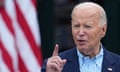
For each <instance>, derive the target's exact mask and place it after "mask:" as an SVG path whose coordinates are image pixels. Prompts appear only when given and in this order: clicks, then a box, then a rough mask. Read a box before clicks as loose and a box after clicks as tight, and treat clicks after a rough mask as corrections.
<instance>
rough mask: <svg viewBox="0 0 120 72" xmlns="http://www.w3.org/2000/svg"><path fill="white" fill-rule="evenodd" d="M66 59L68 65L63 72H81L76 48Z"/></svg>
mask: <svg viewBox="0 0 120 72" xmlns="http://www.w3.org/2000/svg"><path fill="white" fill-rule="evenodd" d="M66 58H67V63H66V65H65V67H64V70H63V71H62V72H80V71H79V62H78V56H77V52H76V48H74V49H73V50H72V51H71V52H69V53H68V54H67V57H66Z"/></svg>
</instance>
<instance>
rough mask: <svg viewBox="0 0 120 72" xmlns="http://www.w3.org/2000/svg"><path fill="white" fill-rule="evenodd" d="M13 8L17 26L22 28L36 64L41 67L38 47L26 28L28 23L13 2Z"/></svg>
mask: <svg viewBox="0 0 120 72" xmlns="http://www.w3.org/2000/svg"><path fill="white" fill-rule="evenodd" d="M15 7H16V15H17V20H18V23H19V26H20V27H21V28H22V30H23V32H24V35H25V36H26V39H27V40H28V42H29V45H30V46H31V49H32V51H33V53H34V55H35V57H36V59H37V62H38V63H39V65H40V66H41V65H42V64H41V63H40V61H41V58H42V57H41V56H40V49H39V46H38V45H37V44H36V43H35V39H34V36H33V34H32V32H31V30H30V28H29V26H28V23H27V21H26V20H25V17H24V15H23V14H22V11H21V10H20V8H19V6H18V4H17V3H16V2H15Z"/></svg>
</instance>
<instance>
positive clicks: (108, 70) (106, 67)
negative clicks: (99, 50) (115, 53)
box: [102, 49, 116, 72]
mask: <svg viewBox="0 0 120 72" xmlns="http://www.w3.org/2000/svg"><path fill="white" fill-rule="evenodd" d="M115 61H116V60H115V59H114V58H112V56H111V54H110V53H109V52H108V51H107V50H106V49H104V56H103V64H102V72H113V65H114V63H115Z"/></svg>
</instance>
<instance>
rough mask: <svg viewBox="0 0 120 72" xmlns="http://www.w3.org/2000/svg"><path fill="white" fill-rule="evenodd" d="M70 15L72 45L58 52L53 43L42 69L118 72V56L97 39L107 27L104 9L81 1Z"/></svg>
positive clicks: (70, 71)
mask: <svg viewBox="0 0 120 72" xmlns="http://www.w3.org/2000/svg"><path fill="white" fill-rule="evenodd" d="M71 17H72V21H71V22H72V25H71V27H72V35H73V39H74V42H75V45H76V47H75V48H72V49H70V50H67V51H64V52H62V53H60V54H59V55H58V45H57V44H56V46H55V49H54V51H53V55H52V56H51V57H50V58H49V59H48V60H47V62H46V63H45V64H44V66H43V68H42V72H120V68H119V67H120V57H119V56H118V55H116V54H114V53H111V52H109V51H107V50H106V49H105V48H104V47H103V45H102V44H101V42H100V40H101V39H102V38H103V37H104V36H105V33H106V29H107V19H106V13H105V11H104V9H103V8H102V7H101V6H99V5H98V4H96V3H92V2H84V3H80V4H78V5H76V6H75V7H74V9H73V11H72V15H71Z"/></svg>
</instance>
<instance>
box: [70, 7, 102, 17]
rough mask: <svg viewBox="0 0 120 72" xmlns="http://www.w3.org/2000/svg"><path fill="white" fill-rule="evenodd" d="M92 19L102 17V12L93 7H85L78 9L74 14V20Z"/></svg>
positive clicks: (75, 9)
mask: <svg viewBox="0 0 120 72" xmlns="http://www.w3.org/2000/svg"><path fill="white" fill-rule="evenodd" d="M89 17H90V18H91V17H100V11H99V9H98V8H97V7H93V6H84V7H76V8H74V10H73V12H72V19H73V18H89Z"/></svg>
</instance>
